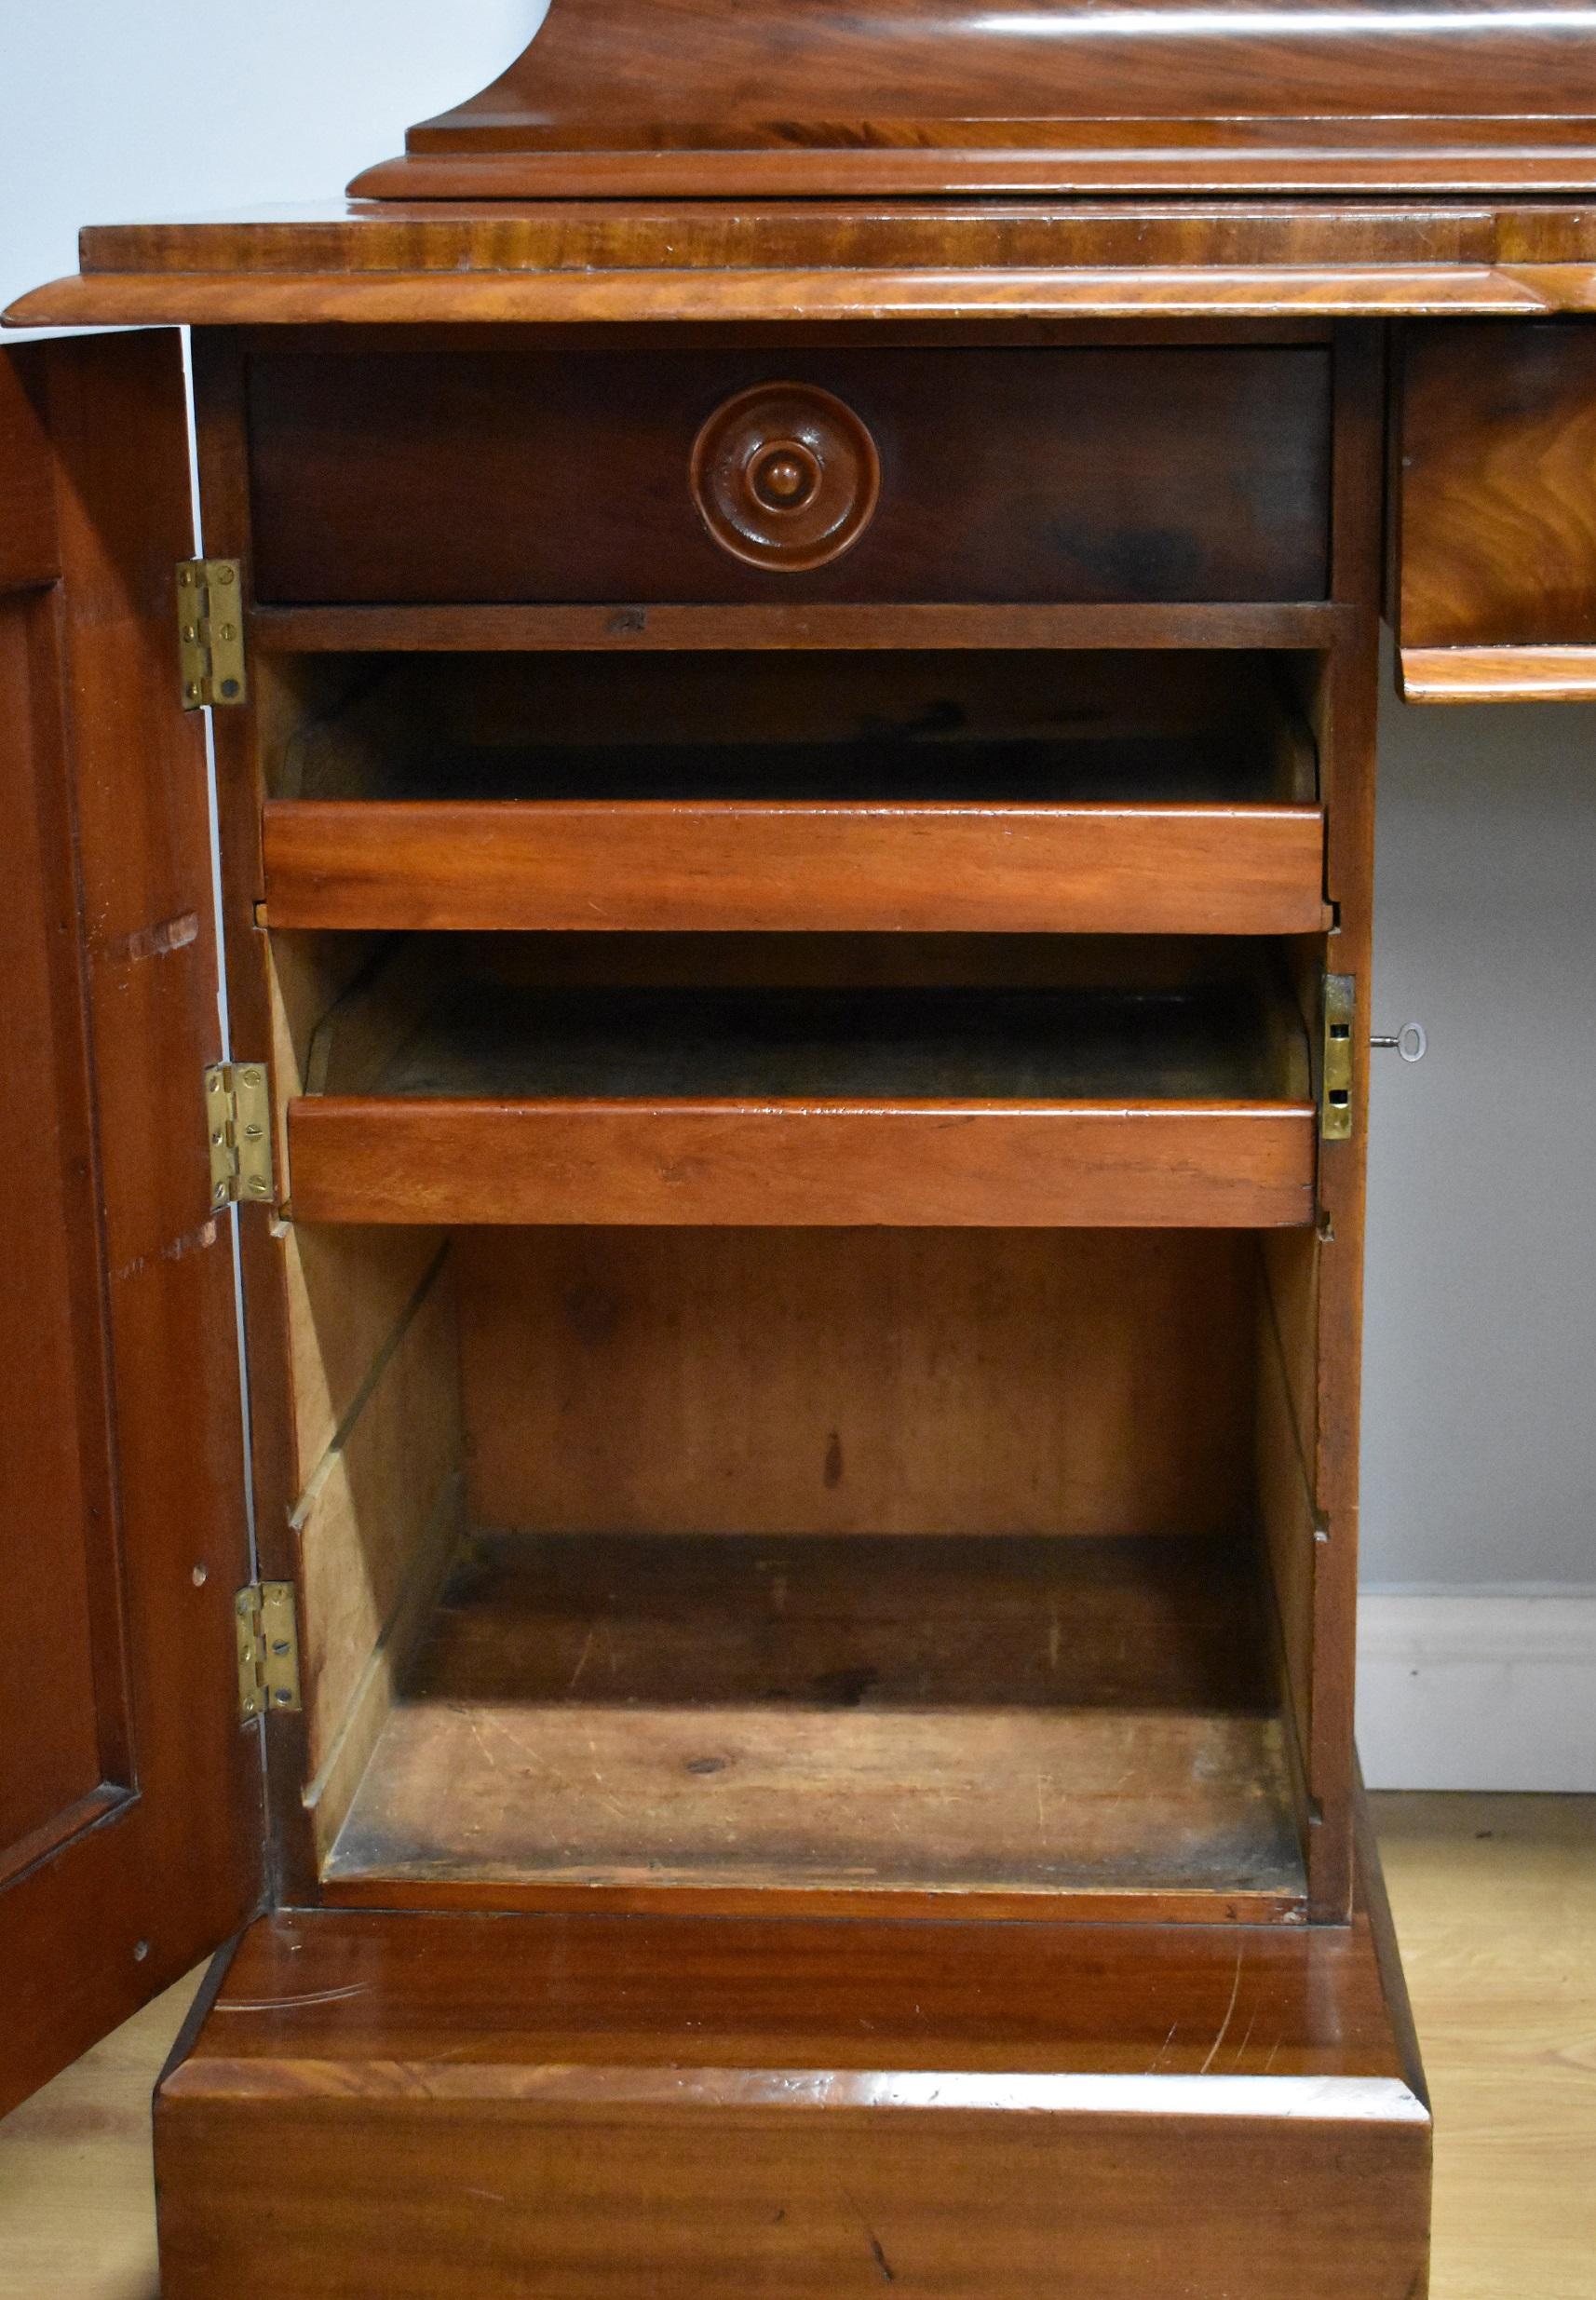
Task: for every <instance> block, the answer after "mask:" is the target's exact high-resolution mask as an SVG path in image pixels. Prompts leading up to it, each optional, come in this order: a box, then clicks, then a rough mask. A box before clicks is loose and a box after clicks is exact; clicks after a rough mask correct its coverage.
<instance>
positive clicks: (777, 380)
mask: <svg viewBox="0 0 1596 2300" xmlns="http://www.w3.org/2000/svg"><path fill="white" fill-rule="evenodd" d="M1330 418H1331V377H1330V355H1329V352H1328V350H1327V349H1325V348H1324V347H1322V346H1319V345H1290V346H1287V345H1197V346H1192V347H1189V348H1187V347H1179V346H1161V345H1119V346H1101V345H1099V346H1087V347H1082V348H1080V349H1074V348H1058V347H1051V346H1047V347H1017V348H1013V349H988V348H974V349H957V348H952V349H946V350H942V349H935V350H933V349H913V348H912V349H902V350H892V349H887V350H840V351H836V352H833V353H826V352H808V351H802V352H799V351H788V350H784V349H783V350H776V351H740V352H732V351H713V352H697V351H663V352H662V351H652V350H649V351H643V350H638V349H632V350H629V351H623V352H607V351H595V352H585V351H578V352H572V351H561V352H539V351H530V350H528V351H522V350H520V349H513V350H512V349H507V348H499V347H496V346H495V347H493V348H488V349H483V350H453V349H438V348H418V349H413V350H401V349H391V348H382V349H377V350H353V351H348V352H337V351H326V350H298V351H296V350H294V349H285V350H277V349H276V348H266V349H264V350H262V351H260V352H258V353H257V354H256V355H255V356H254V357H253V359H252V360H251V363H250V460H251V471H252V490H253V500H254V529H255V575H256V588H257V591H258V595H259V597H260V598H261V600H262V601H263V602H267V603H275V604H281V605H292V604H305V603H310V602H321V603H327V604H339V603H345V604H347V603H351V602H422V601H433V602H517V601H520V602H539V601H543V602H549V601H564V602H603V601H615V602H638V603H646V602H651V601H658V602H676V603H681V602H706V603H715V602H737V601H743V602H747V601H769V600H778V599H791V600H798V601H804V600H809V601H815V602H820V601H836V602H893V601H898V602H913V601H924V602H935V601H955V600H956V601H968V602H983V601H984V602H1004V601H1015V602H1021V601H1053V602H1099V603H1101V602H1115V601H1121V602H1203V601H1208V602H1214V601H1234V602H1247V601H1252V602H1283V601H1313V600H1319V599H1322V598H1324V597H1325V595H1326V585H1327V552H1328V534H1329V473H1330Z"/></svg>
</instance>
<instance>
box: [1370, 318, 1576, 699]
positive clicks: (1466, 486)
mask: <svg viewBox="0 0 1596 2300" xmlns="http://www.w3.org/2000/svg"><path fill="white" fill-rule="evenodd" d="M1397 388H1398V405H1397V426H1398V438H1397V458H1396V465H1397V470H1396V477H1397V486H1396V488H1395V491H1394V495H1395V501H1394V513H1395V516H1394V519H1393V534H1392V547H1393V548H1392V560H1393V564H1392V571H1391V584H1390V599H1389V612H1390V616H1391V620H1392V622H1393V624H1394V625H1395V627H1396V630H1397V636H1398V643H1399V649H1400V655H1399V661H1400V672H1401V682H1402V689H1403V693H1404V694H1405V695H1406V697H1407V698H1408V700H1409V701H1410V702H1426V703H1429V702H1440V703H1444V702H1460V703H1468V702H1498V701H1502V702H1511V701H1526V702H1527V701H1537V700H1538V701H1546V702H1557V701H1577V700H1587V701H1588V700H1589V699H1590V698H1591V697H1596V327H1593V326H1591V324H1590V323H1589V320H1577V319H1574V320H1569V319H1550V320H1546V321H1542V322H1539V323H1536V324H1535V325H1526V324H1524V323H1522V322H1520V323H1518V324H1515V325H1513V326H1511V327H1504V326H1503V325H1502V324H1501V323H1500V322H1499V321H1495V320H1467V321H1454V322H1451V323H1448V324H1446V325H1441V326H1431V327H1426V328H1423V329H1409V330H1408V331H1406V340H1405V342H1404V344H1403V345H1402V354H1401V359H1400V366H1399V373H1398V387H1397Z"/></svg>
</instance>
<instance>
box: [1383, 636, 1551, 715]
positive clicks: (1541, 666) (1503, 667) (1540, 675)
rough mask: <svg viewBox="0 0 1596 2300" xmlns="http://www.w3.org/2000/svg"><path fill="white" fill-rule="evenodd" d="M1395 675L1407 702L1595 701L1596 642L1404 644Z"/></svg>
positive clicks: (1400, 650) (1399, 651)
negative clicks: (1557, 644)
mask: <svg viewBox="0 0 1596 2300" xmlns="http://www.w3.org/2000/svg"><path fill="white" fill-rule="evenodd" d="M1397 679H1398V683H1399V685H1400V689H1401V694H1402V700H1403V701H1404V702H1408V703H1589V702H1593V701H1596V646H1589V647H1400V648H1399V649H1398V652H1397Z"/></svg>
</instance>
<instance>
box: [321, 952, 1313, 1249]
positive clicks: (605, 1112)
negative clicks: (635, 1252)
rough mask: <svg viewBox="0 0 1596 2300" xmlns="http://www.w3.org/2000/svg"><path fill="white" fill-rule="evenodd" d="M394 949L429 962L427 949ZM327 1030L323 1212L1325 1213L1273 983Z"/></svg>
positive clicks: (559, 1001)
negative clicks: (1319, 1206)
mask: <svg viewBox="0 0 1596 2300" xmlns="http://www.w3.org/2000/svg"><path fill="white" fill-rule="evenodd" d="M412 947H413V952H414V953H415V955H413V957H412V959H411V961H410V962H409V963H410V965H411V966H412V967H413V969H414V970H415V972H416V974H417V976H418V978H419V979H422V980H425V979H426V968H427V966H428V963H429V960H430V955H431V951H430V946H429V945H428V944H427V943H426V941H425V940H423V941H420V942H418V943H417V944H415V945H413V946H412ZM368 1003H369V1002H365V1001H358V1002H357V1003H356V1005H355V1007H354V1008H353V1010H352V1012H351V1013H350V1014H349V1015H348V1017H347V1018H346V1019H345V1020H343V1021H341V1019H340V1012H339V1010H335V1011H334V1014H333V1016H332V1017H331V1021H330V1022H329V1023H328V1024H327V1025H324V1030H323V1035H322V1039H321V1042H320V1045H319V1047H318V1052H317V1055H316V1059H315V1061H314V1062H313V1064H312V1076H313V1080H314V1082H315V1084H316V1085H318V1087H319V1088H320V1089H321V1090H320V1091H318V1092H313V1093H309V1094H306V1095H304V1096H301V1097H299V1098H297V1099H296V1100H295V1101H293V1102H292V1103H291V1105H290V1110H289V1144H290V1158H291V1203H292V1209H293V1211H294V1213H295V1214H296V1215H297V1216H298V1217H299V1218H300V1219H302V1220H304V1221H310V1222H330V1223H360V1222H376V1223H404V1222H440V1223H447V1224H480V1223H509V1224H522V1223H597V1224H610V1223H641V1224H657V1223H695V1224H715V1223H745V1224H827V1225H832V1224H882V1223H885V1224H977V1225H999V1226H1002V1225H1021V1226H1024V1225H1032V1224H1039V1225H1044V1226H1059V1225H1066V1224H1076V1225H1087V1226H1093V1227H1101V1226H1144V1225H1170V1226H1184V1227H1196V1226H1234V1227H1242V1228H1254V1227H1268V1226H1276V1225H1282V1224H1302V1223H1306V1222H1308V1221H1310V1220H1311V1219H1312V1211H1313V1184H1314V1171H1315V1122H1314V1109H1313V1105H1312V1103H1311V1102H1310V1101H1309V1100H1308V1098H1307V1065H1306V1055H1305V1043H1304V1038H1303V1033H1302V1029H1301V1025H1300V1023H1295V1022H1293V1021H1292V1018H1291V1017H1289V1016H1288V1014H1287V1013H1286V1012H1285V1010H1284V1002H1283V997H1282V996H1281V995H1280V994H1273V993H1271V992H1270V991H1268V990H1267V989H1266V988H1265V984H1264V982H1263V981H1262V980H1261V979H1260V980H1259V981H1256V982H1254V981H1251V980H1243V979H1235V980H1231V981H1213V982H1198V983H1195V984H1192V983H1187V984H1182V985H1178V986H1173V987H1170V986H1165V987H1159V988H1143V989H1135V990H1121V989H1104V988H1099V987H1078V986H1076V987H1069V988H1061V987H1056V986H1055V987H1048V988H1040V987H1025V988H1002V987H996V988H994V987H983V988H980V989H977V988H971V987H968V986H962V987H949V986H941V987H932V986H928V985H919V986H914V987H904V986H901V985H899V986H896V987H891V986H877V987H873V988H870V989H860V990H839V989H827V988H816V987H805V988H798V987H792V986H787V987H763V988H728V987H725V986H724V985H718V984H714V985H710V984H702V985H697V986H677V987H672V988H665V989H654V988H639V987H630V986H624V985H622V986H615V985H608V986H604V987H593V986H589V987H586V988H580V989H571V988H550V987H536V988H531V989H528V988H525V987H521V986H518V985H513V984H507V983H503V982H494V981H483V980H480V979H470V978H467V979H465V980H463V981H459V982H457V983H455V984H454V985H453V986H452V987H450V988H449V989H448V990H446V991H444V992H442V993H440V992H438V991H437V990H436V989H434V990H433V991H432V993H431V995H430V1000H429V1002H428V1003H427V1004H426V1006H425V1007H424V1008H423V1010H421V1011H419V1012H414V1013H412V1012H411V1011H410V1010H409V1009H408V1008H405V1007H404V1005H403V1002H400V1009H399V1020H398V1022H397V1025H395V1026H393V1027H390V1029H389V1031H388V1034H387V1036H386V1039H385V1042H384V1043H382V1044H380V1045H378V1046H377V1047H376V1048H375V1049H373V1042H372V1029H371V1027H370V1023H369V1020H368V1017H367V1014H366V1011H365V1007H366V1005H367V1004H368Z"/></svg>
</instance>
